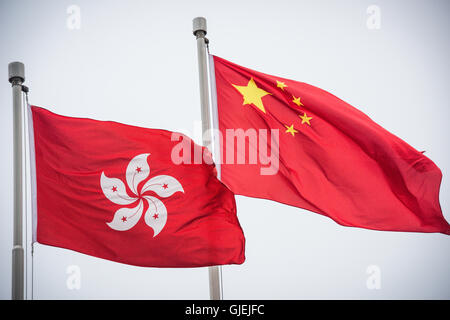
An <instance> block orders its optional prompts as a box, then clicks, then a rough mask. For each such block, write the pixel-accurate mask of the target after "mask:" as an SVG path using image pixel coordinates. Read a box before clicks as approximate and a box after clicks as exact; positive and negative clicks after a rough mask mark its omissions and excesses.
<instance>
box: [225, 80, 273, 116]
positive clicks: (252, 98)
mask: <svg viewBox="0 0 450 320" xmlns="http://www.w3.org/2000/svg"><path fill="white" fill-rule="evenodd" d="M232 86H233V87H235V88H236V90H238V91H239V92H240V94H242V97H243V98H244V103H243V105H246V104H253V105H254V106H255V107H257V108H258V109H259V110H261V111H262V112H264V113H266V109H264V105H263V102H262V100H261V98H262V97H264V96H266V95H268V94H271V93H269V92H267V91H264V90H263V89H261V88H258V86H257V85H256V83H255V80H253V78H250V81H249V82H248V84H247V85H246V86H237V85H235V84H232Z"/></svg>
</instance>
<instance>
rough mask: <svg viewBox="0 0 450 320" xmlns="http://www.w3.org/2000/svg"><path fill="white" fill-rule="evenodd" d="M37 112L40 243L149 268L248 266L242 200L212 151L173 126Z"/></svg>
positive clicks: (36, 109) (37, 229) (34, 123)
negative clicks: (239, 212) (193, 157)
mask: <svg viewBox="0 0 450 320" xmlns="http://www.w3.org/2000/svg"><path fill="white" fill-rule="evenodd" d="M31 114H32V126H33V128H32V130H30V132H31V133H32V134H33V135H34V149H35V151H34V155H35V157H34V158H35V170H34V171H35V182H36V184H35V188H34V189H35V191H34V192H35V193H36V196H37V197H36V203H35V207H34V209H36V210H35V220H34V222H37V223H35V240H36V241H37V242H39V243H41V244H46V245H50V246H56V247H62V248H67V249H71V250H75V251H78V252H81V253H85V254H88V255H92V256H95V257H99V258H103V259H108V260H112V261H117V262H122V263H126V264H131V265H137V266H147V267H201V266H211V265H222V264H241V263H243V262H244V259H245V258H244V243H245V239H244V235H243V232H242V229H241V227H240V225H239V222H238V219H237V216H236V205H235V200H234V195H233V193H232V192H231V191H230V190H228V189H227V188H226V187H225V186H224V185H223V184H222V183H221V182H220V181H219V180H218V179H217V177H216V169H215V167H214V165H213V164H212V161H210V155H209V154H208V153H207V152H206V149H205V148H203V147H200V146H198V145H195V144H194V143H193V142H192V141H191V140H190V139H189V138H187V137H186V136H183V135H181V134H175V133H172V132H169V131H165V130H156V129H145V128H139V127H134V126H129V125H124V124H120V123H116V122H109V121H96V120H91V119H80V118H71V117H65V116H60V115H56V114H54V113H51V112H50V111H48V110H45V109H42V108H39V107H34V106H33V107H31ZM180 144H181V145H180ZM190 153H192V154H201V155H203V159H204V160H202V161H200V162H199V161H196V162H197V163H194V161H192V163H189V161H186V160H189V159H190V157H189V154H190ZM197 158H198V157H197ZM200 159H202V157H200Z"/></svg>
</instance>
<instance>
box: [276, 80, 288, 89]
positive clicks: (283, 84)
mask: <svg viewBox="0 0 450 320" xmlns="http://www.w3.org/2000/svg"><path fill="white" fill-rule="evenodd" d="M277 87H278V88H280V89H281V90H283V91H284V88H286V87H287V85H286V84H285V83H284V82H281V81H278V80H277Z"/></svg>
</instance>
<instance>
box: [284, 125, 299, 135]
mask: <svg viewBox="0 0 450 320" xmlns="http://www.w3.org/2000/svg"><path fill="white" fill-rule="evenodd" d="M284 126H285V127H286V129H287V130H286V131H285V132H286V133H290V134H292V136H295V134H296V133H298V131H297V130H295V129H294V125H293V124H291V125H290V126H288V125H287V124H285V125H284Z"/></svg>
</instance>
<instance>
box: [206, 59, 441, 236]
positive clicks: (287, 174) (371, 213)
mask: <svg viewBox="0 0 450 320" xmlns="http://www.w3.org/2000/svg"><path fill="white" fill-rule="evenodd" d="M210 61H211V64H210V65H211V70H212V73H211V74H212V81H213V82H212V83H213V84H214V85H215V88H216V92H214V93H216V94H217V95H216V100H215V101H216V102H217V118H215V120H216V121H217V123H218V127H219V130H220V132H221V133H222V135H221V136H222V139H221V141H222V150H223V153H222V162H223V163H222V165H221V180H222V181H223V182H224V183H225V184H226V185H227V186H228V187H229V188H230V189H231V190H232V191H233V192H234V193H235V194H240V195H245V196H251V197H258V198H265V199H270V200H274V201H278V202H282V203H285V204H289V205H292V206H297V207H300V208H304V209H307V210H310V211H313V212H316V213H319V214H322V215H325V216H327V217H330V218H332V219H333V220H335V221H336V222H337V223H339V224H341V225H344V226H352V227H361V228H368V229H375V230H391V231H415V232H441V233H444V234H450V226H449V224H448V223H447V221H446V220H445V219H444V217H443V215H442V211H441V208H440V205H439V187H440V183H441V179H442V174H441V171H440V169H439V168H438V167H437V166H436V165H435V164H434V163H433V162H432V161H431V160H430V159H429V158H427V157H426V156H425V155H424V154H423V153H421V152H419V151H417V150H415V149H414V148H413V147H411V146H410V145H408V144H407V143H406V142H404V141H402V140H401V139H399V138H398V137H396V136H394V135H393V134H391V133H389V132H388V131H386V130H385V129H383V128H382V127H380V126H379V125H378V124H376V123H375V122H373V121H372V120H371V119H370V118H369V117H368V116H366V115H365V114H363V113H362V112H360V111H359V110H357V109H355V108H354V107H352V106H351V105H349V104H347V103H345V102H344V101H342V100H340V99H339V98H337V97H335V96H334V95H332V94H330V93H328V92H326V91H324V90H321V89H319V88H316V87H313V86H311V85H308V84H306V83H302V82H297V81H293V80H289V79H283V78H280V77H276V76H271V75H267V74H264V73H261V72H257V71H254V70H250V69H248V68H244V67H241V66H238V65H236V64H234V63H231V62H229V61H226V60H224V59H221V58H219V57H215V56H211V60H210ZM214 85H213V88H214ZM399 121H401V120H399Z"/></svg>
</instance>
